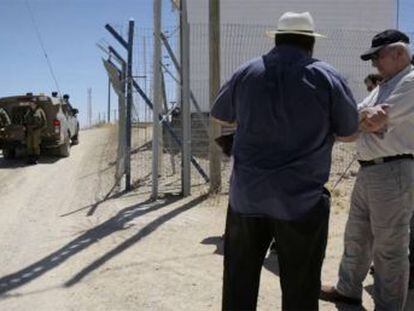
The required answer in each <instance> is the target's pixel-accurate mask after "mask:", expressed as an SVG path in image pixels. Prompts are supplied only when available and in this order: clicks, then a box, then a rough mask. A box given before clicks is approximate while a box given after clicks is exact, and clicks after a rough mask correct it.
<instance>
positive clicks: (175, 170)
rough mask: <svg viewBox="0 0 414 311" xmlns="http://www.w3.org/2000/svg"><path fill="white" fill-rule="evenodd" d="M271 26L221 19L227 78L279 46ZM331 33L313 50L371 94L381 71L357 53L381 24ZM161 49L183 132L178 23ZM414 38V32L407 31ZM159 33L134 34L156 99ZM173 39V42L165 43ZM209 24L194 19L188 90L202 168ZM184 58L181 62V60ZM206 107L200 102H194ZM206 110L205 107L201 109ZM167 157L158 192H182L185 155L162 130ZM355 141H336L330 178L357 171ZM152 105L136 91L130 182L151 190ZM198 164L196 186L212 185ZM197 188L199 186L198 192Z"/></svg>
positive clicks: (170, 114) (138, 68) (169, 115)
mask: <svg viewBox="0 0 414 311" xmlns="http://www.w3.org/2000/svg"><path fill="white" fill-rule="evenodd" d="M271 28H272V27H271V26H269V27H267V26H263V25H235V24H231V25H222V26H221V83H223V82H224V81H225V80H226V79H228V78H229V77H230V76H231V74H232V73H233V72H234V71H235V70H236V68H238V67H239V66H240V65H241V64H243V63H244V62H246V61H248V60H250V59H252V58H254V57H259V56H261V55H263V54H264V53H266V52H267V51H268V50H270V49H271V47H272V46H273V44H274V43H273V40H272V39H270V38H268V37H266V35H265V31H266V30H268V29H271ZM318 32H321V33H323V34H325V35H326V36H327V37H328V38H327V39H321V40H317V42H316V46H315V53H314V57H316V58H318V59H321V60H323V61H326V62H328V63H330V64H331V65H333V66H334V67H336V68H337V69H338V70H339V71H340V72H341V73H342V74H343V75H344V76H345V78H346V79H347V81H348V84H349V86H350V88H351V90H352V91H353V93H354V96H355V98H356V99H357V101H359V100H361V99H363V98H364V97H365V96H366V95H367V91H366V88H365V85H364V83H363V80H364V78H365V76H366V75H367V74H369V73H372V72H374V71H375V70H374V69H373V68H372V67H371V64H370V62H362V61H361V60H360V58H359V55H360V54H361V53H362V52H363V51H364V50H366V49H367V48H368V47H369V46H370V44H371V39H372V37H373V36H374V35H375V33H376V32H375V31H362V30H361V31H358V30H345V29H326V30H323V29H319V30H318ZM163 34H164V35H165V37H166V38H165V40H164V45H163V52H162V61H161V63H162V64H161V66H162V72H163V91H162V92H163V96H162V98H163V102H162V107H163V108H162V110H163V116H162V117H163V122H164V126H168V127H170V128H171V129H172V130H173V131H174V133H176V135H177V136H178V137H180V139H181V130H182V129H181V114H180V97H179V96H180V84H179V79H180V77H179V69H177V68H176V65H175V64H174V63H175V60H174V58H177V61H178V62H179V54H180V51H179V29H176V28H171V29H164V30H163ZM409 35H410V36H411V37H412V38H413V37H414V34H409ZM153 40H154V36H153V32H152V30H151V29H140V28H138V29H137V30H136V32H135V38H134V64H135V65H134V78H135V81H136V82H137V83H138V84H139V86H140V88H141V89H142V90H143V91H144V93H145V94H146V95H147V96H148V99H149V101H150V102H151V103H152V98H153V94H152V76H153ZM165 42H167V43H168V44H167V45H168V46H169V48H167V46H166V43H165ZM208 43H209V42H208V25H206V24H191V25H190V89H191V92H192V95H193V96H192V98H191V105H192V108H191V111H192V116H191V118H192V120H191V126H192V137H191V146H192V154H193V156H194V159H195V160H196V161H197V163H198V164H199V165H200V166H201V168H202V169H203V170H204V172H206V173H208V172H209V163H208V134H207V133H208V131H207V130H206V123H208V117H209V111H210V102H209V54H208V53H209V48H208V47H209V44H208ZM178 65H179V64H178ZM197 106H198V107H199V108H200V109H196V107H197ZM200 112H201V113H200ZM162 144H163V145H162V146H163V147H162V150H163V153H162V156H161V158H160V160H161V166H160V167H161V169H160V177H159V192H160V193H165V192H171V191H173V192H178V191H180V190H181V154H180V148H179V145H178V144H177V143H176V142H175V141H174V138H173V137H172V136H171V135H170V134H169V132H168V131H166V130H165V127H164V129H163V135H162ZM354 154H355V151H354V145H353V144H342V143H338V144H336V145H335V147H334V152H333V162H332V174H331V180H330V183H331V185H333V184H335V183H337V181H338V180H339V179H340V178H341V176H342V175H343V173H344V172H345V171H346V170H347V171H348V173H346V174H345V178H346V176H347V174H348V175H349V174H353V173H354V172H355V171H356V168H357V164H356V161H354V159H355V157H354ZM152 157H153V155H152V110H151V109H150V107H149V105H148V103H147V102H146V101H145V100H144V99H143V98H142V96H140V95H139V94H138V93H137V92H135V93H134V109H133V131H132V166H131V176H132V182H133V184H134V185H135V186H137V188H138V190H139V191H144V192H148V191H150V189H151V188H150V186H151V183H152V180H151V170H152ZM191 169H192V174H191V176H192V180H191V184H192V187H193V189H194V190H196V189H197V188H200V187H201V188H203V187H204V185H206V182H205V180H204V179H203V177H202V176H201V175H200V174H199V173H198V172H197V171H196V170H195V169H194V167H192V168H191ZM221 173H222V183H223V191H224V192H226V191H228V181H229V176H230V173H231V161H230V160H229V159H227V158H225V157H223V159H222V170H221ZM194 190H193V191H194Z"/></svg>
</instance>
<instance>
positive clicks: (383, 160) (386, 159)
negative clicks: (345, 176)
mask: <svg viewBox="0 0 414 311" xmlns="http://www.w3.org/2000/svg"><path fill="white" fill-rule="evenodd" d="M401 159H414V156H413V155H412V154H398V155H396V156H391V157H383V158H377V159H374V160H369V161H360V160H358V162H359V164H360V165H361V166H370V165H375V164H381V163H387V162H392V161H397V160H401Z"/></svg>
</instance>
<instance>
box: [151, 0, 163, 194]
mask: <svg viewBox="0 0 414 311" xmlns="http://www.w3.org/2000/svg"><path fill="white" fill-rule="evenodd" d="M153 6H154V7H153V9H154V54H153V69H154V75H153V89H152V91H153V109H152V116H153V117H152V123H153V124H152V126H153V127H152V133H153V134H152V198H153V199H156V198H157V196H158V175H159V166H160V153H161V151H162V150H160V134H161V126H160V122H159V118H158V116H159V114H160V112H161V95H162V94H161V92H162V90H161V66H160V61H161V43H160V40H159V39H158V38H159V34H160V32H161V0H154V1H153Z"/></svg>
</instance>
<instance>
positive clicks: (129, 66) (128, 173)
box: [125, 19, 134, 191]
mask: <svg viewBox="0 0 414 311" xmlns="http://www.w3.org/2000/svg"><path fill="white" fill-rule="evenodd" d="M133 43H134V20H133V19H131V20H129V27H128V48H127V49H128V61H127V81H128V82H127V109H126V118H127V119H126V128H127V132H126V140H127V141H126V154H127V157H126V161H125V189H126V191H130V190H131V110H132V105H133V97H132V88H133V86H132V48H133Z"/></svg>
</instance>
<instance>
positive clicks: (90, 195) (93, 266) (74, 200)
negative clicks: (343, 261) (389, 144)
mask: <svg viewBox="0 0 414 311" xmlns="http://www.w3.org/2000/svg"><path fill="white" fill-rule="evenodd" d="M114 137H115V133H114V131H113V130H112V129H108V128H104V129H95V130H88V131H84V132H82V135H81V138H80V139H81V144H80V145H78V146H75V147H74V148H73V149H72V154H71V156H70V157H69V158H66V159H55V158H43V159H42V161H41V163H40V164H39V165H37V166H30V167H27V166H25V165H24V163H23V162H22V161H20V160H16V161H12V162H8V161H5V160H3V159H2V158H1V157H0V249H1V252H0V262H1V263H2V264H1V265H0V310H220V300H221V275H222V260H223V257H222V243H221V239H220V236H221V235H222V232H223V230H224V220H225V213H226V205H227V196H226V195H225V194H222V195H216V196H211V197H208V196H206V195H205V193H206V188H205V187H198V188H197V190H196V191H194V193H193V195H192V196H191V197H188V198H185V199H182V198H180V197H179V196H176V195H174V194H168V195H165V196H163V197H162V198H160V199H159V200H157V201H150V200H149V190H150V189H149V188H148V187H149V186H150V184H149V183H140V182H137V183H136V185H137V186H138V189H136V191H134V192H131V193H127V194H124V195H116V194H115V195H111V196H110V197H109V198H107V200H104V198H105V197H106V196H107V194H108V192H109V191H110V189H111V188H112V186H113V180H114V179H113V176H114V165H113V160H114V155H115V144H114ZM133 164H134V165H133V167H135V168H139V167H140V166H139V165H140V162H139V161H138V160H137V159H135V160H134V162H133ZM334 178H337V176H336V175H335V176H334ZM352 182H353V177H352V173H350V174H349V175H348V176H347V177H346V178H345V180H344V181H343V182H341V183H340V184H339V186H338V188H337V189H335V190H334V199H333V205H334V206H333V209H332V217H331V228H330V240H329V246H328V251H327V257H326V261H325V265H324V270H323V280H324V282H325V283H333V282H334V281H335V280H336V274H337V269H338V262H339V260H340V256H341V252H342V244H343V243H342V239H343V230H344V225H345V222H346V218H347V209H348V203H347V201H348V195H349V189H350V188H351V187H352ZM145 187H147V188H145ZM163 189H164V188H163ZM371 285H372V278H371V277H370V276H368V277H367V280H366V291H365V293H364V306H365V308H367V309H368V310H372V309H373V304H372V299H371V297H370V294H369V292H370V288H371ZM412 296H413V293H411V295H410V297H409V298H410V302H409V305H408V306H407V310H413V309H414V302H413V301H414V299H413V297H412ZM258 309H259V310H280V288H279V282H278V277H277V258H276V257H275V256H274V255H269V256H268V257H267V258H266V261H265V264H264V269H263V271H262V279H261V288H260V297H259V306H258ZM320 309H321V310H352V309H349V308H346V307H345V306H340V305H338V306H335V305H334V304H331V303H326V302H321V303H320Z"/></svg>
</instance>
